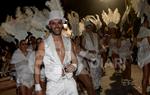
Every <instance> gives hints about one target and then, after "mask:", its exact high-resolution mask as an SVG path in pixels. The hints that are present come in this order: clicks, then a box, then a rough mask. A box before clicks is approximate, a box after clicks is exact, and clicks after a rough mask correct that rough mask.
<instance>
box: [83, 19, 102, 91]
mask: <svg viewBox="0 0 150 95" xmlns="http://www.w3.org/2000/svg"><path fill="white" fill-rule="evenodd" d="M94 31H96V26H95V24H93V23H92V22H91V21H86V22H85V32H84V33H83V35H82V38H81V43H82V44H81V48H82V50H83V51H86V54H84V55H86V56H83V57H86V60H85V63H84V66H85V67H86V68H87V69H88V71H89V72H90V76H91V78H92V82H93V85H94V89H95V90H96V91H97V92H98V93H99V91H100V78H101V56H100V42H99V41H100V38H99V36H98V34H97V33H94ZM81 56H82V54H81Z"/></svg>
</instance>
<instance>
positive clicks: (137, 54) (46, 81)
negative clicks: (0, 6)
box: [0, 10, 150, 95]
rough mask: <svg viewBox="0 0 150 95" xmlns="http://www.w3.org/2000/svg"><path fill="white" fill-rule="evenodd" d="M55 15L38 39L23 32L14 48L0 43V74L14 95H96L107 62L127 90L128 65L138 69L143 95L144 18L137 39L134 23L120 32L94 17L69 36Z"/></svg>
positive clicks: (149, 51) (149, 39) (147, 54)
mask: <svg viewBox="0 0 150 95" xmlns="http://www.w3.org/2000/svg"><path fill="white" fill-rule="evenodd" d="M116 11H117V10H116ZM60 14H61V11H58V10H52V11H51V12H50V14H49V19H48V21H47V22H48V23H47V27H46V28H47V33H46V35H45V36H43V37H42V36H41V37H38V38H36V37H35V36H34V35H33V34H32V33H30V32H28V35H27V36H26V37H25V38H22V39H21V40H19V41H18V40H17V39H16V40H15V42H11V43H8V42H6V41H4V40H3V39H0V40H1V41H0V42H2V43H1V46H0V61H1V62H0V67H1V68H0V71H1V73H0V74H1V77H5V76H8V75H9V76H11V79H12V80H15V82H16V93H17V95H33V94H35V95H45V94H46V95H100V92H101V89H102V88H103V87H102V86H101V79H102V78H103V76H104V75H105V72H107V71H105V64H110V62H108V61H111V64H112V65H113V67H114V70H115V72H114V74H115V76H121V78H122V81H121V85H122V86H129V85H132V81H133V80H132V77H131V70H132V68H131V64H136V63H138V65H139V67H140V68H141V71H142V72H143V74H142V75H143V76H142V81H141V84H142V95H148V92H149V90H148V88H149V76H150V75H149V74H150V64H149V63H150V35H149V34H150V29H149V25H150V24H149V20H148V17H147V16H146V15H145V14H144V15H143V19H142V20H141V22H140V26H139V27H140V29H139V32H137V33H136V34H135V33H134V28H135V26H134V24H135V23H132V22H130V21H127V28H126V29H125V28H124V27H123V26H122V27H120V26H119V25H118V21H117V22H113V21H109V23H108V22H107V21H104V22H105V23H106V24H104V23H103V25H100V23H101V22H100V20H99V19H98V16H97V15H96V16H95V15H87V16H85V17H84V19H82V20H83V22H82V24H84V27H83V28H84V29H83V31H82V33H80V34H79V32H74V28H73V26H72V32H70V33H71V35H70V34H68V29H69V28H65V27H64V15H60ZM71 15H72V16H74V15H76V13H75V12H74V13H73V14H71ZM71 15H70V16H71ZM76 16H77V15H76ZM115 16H116V15H115ZM118 16H119V15H118ZM74 17H75V16H74ZM103 18H104V17H103ZM71 19H72V20H73V18H71ZM69 20H70V19H69ZM75 20H77V19H75ZM115 21H116V19H115ZM77 23H78V22H77ZM70 24H71V23H70ZM74 25H75V24H74ZM68 27H69V24H68ZM137 31H138V30H137ZM65 33H67V34H65ZM2 44H3V45H2ZM135 48H137V51H135ZM132 72H133V73H134V71H132Z"/></svg>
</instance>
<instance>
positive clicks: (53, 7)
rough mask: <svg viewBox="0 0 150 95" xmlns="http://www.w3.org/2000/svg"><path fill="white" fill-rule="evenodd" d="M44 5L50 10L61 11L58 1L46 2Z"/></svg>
mask: <svg viewBox="0 0 150 95" xmlns="http://www.w3.org/2000/svg"><path fill="white" fill-rule="evenodd" d="M45 5H46V6H47V7H48V8H49V9H50V10H61V11H63V8H62V6H61V3H60V0H49V1H46V3H45Z"/></svg>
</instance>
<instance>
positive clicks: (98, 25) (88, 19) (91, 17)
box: [83, 14, 102, 30]
mask: <svg viewBox="0 0 150 95" xmlns="http://www.w3.org/2000/svg"><path fill="white" fill-rule="evenodd" d="M83 21H84V24H85V26H86V25H88V24H90V23H93V24H94V25H95V26H96V29H97V30H98V29H100V28H101V26H102V22H101V20H100V18H99V15H97V14H96V15H95V16H94V15H87V16H86V17H85V18H83Z"/></svg>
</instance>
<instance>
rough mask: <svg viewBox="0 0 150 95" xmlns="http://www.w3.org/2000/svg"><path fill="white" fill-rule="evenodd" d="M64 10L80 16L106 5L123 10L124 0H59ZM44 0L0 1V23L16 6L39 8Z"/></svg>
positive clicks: (93, 12) (42, 5) (106, 6)
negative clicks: (101, 0)
mask: <svg viewBox="0 0 150 95" xmlns="http://www.w3.org/2000/svg"><path fill="white" fill-rule="evenodd" d="M61 1H62V5H63V7H64V9H65V10H66V11H70V10H74V11H77V12H78V13H79V15H80V17H83V16H85V15H87V14H95V13H97V14H99V15H100V13H101V11H102V10H106V9H107V8H108V7H110V8H112V9H114V8H116V7H118V8H119V11H120V12H121V14H122V12H123V11H124V9H125V7H124V0H111V1H112V2H111V3H102V2H100V0H61ZM45 2H46V0H3V3H2V2H1V3H0V23H1V22H3V21H5V18H6V15H7V14H9V15H13V14H14V13H15V9H16V7H17V6H37V7H38V8H39V9H42V8H43V7H45Z"/></svg>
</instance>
